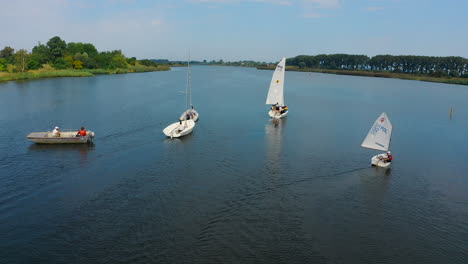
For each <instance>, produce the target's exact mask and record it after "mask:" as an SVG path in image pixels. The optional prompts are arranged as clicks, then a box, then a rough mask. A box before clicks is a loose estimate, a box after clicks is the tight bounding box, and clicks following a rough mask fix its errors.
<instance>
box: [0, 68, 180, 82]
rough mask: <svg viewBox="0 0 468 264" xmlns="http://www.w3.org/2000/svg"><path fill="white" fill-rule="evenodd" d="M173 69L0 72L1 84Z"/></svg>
mask: <svg viewBox="0 0 468 264" xmlns="http://www.w3.org/2000/svg"><path fill="white" fill-rule="evenodd" d="M169 70H171V67H169V66H167V65H159V66H158V67H146V66H137V67H129V68H127V69H114V70H108V69H83V70H74V69H65V70H31V71H27V72H17V73H8V72H0V83H2V82H8V81H27V80H36V79H44V78H60V77H93V76H96V75H104V74H126V73H142V72H156V71H169Z"/></svg>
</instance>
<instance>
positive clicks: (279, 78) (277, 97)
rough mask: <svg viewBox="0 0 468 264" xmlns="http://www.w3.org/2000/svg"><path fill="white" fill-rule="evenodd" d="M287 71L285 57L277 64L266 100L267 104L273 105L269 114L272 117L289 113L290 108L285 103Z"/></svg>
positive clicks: (280, 116) (279, 116)
mask: <svg viewBox="0 0 468 264" xmlns="http://www.w3.org/2000/svg"><path fill="white" fill-rule="evenodd" d="M285 71H286V58H283V59H282V60H281V61H280V62H279V63H278V65H277V66H276V69H275V71H274V72H273V76H272V78H271V83H270V89H269V90H268V96H267V100H266V104H267V105H272V106H271V109H270V111H269V112H268V115H269V116H270V117H271V118H282V117H285V116H286V115H288V112H289V109H288V107H287V106H286V105H284V72H285Z"/></svg>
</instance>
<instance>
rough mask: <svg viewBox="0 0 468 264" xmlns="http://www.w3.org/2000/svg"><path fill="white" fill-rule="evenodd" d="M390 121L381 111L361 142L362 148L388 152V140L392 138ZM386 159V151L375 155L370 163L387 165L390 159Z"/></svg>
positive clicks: (389, 163) (378, 165) (381, 165)
mask: <svg viewBox="0 0 468 264" xmlns="http://www.w3.org/2000/svg"><path fill="white" fill-rule="evenodd" d="M392 129H393V126H392V123H391V122H390V119H388V117H387V114H386V113H385V112H383V113H382V114H381V115H380V116H379V118H377V120H375V122H374V124H373V125H372V127H371V129H370V130H369V133H367V136H366V138H365V139H364V141H363V142H362V144H361V147H363V148H369V149H375V150H380V151H385V152H389V151H388V150H389V149H390V142H391V139H392ZM386 159H388V155H387V153H382V154H378V155H375V156H374V157H372V159H371V164H372V165H373V166H377V167H389V166H390V165H391V161H387V162H386V161H385V160H386Z"/></svg>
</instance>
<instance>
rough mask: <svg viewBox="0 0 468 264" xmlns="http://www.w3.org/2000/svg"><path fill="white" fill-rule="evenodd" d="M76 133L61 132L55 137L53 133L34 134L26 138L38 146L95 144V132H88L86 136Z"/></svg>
mask: <svg viewBox="0 0 468 264" xmlns="http://www.w3.org/2000/svg"><path fill="white" fill-rule="evenodd" d="M77 133H78V130H76V131H64V132H60V136H59V137H57V136H53V135H52V132H51V131H47V132H32V133H29V135H27V136H26V138H27V139H28V140H30V141H32V142H34V143H37V144H86V143H91V142H93V138H94V132H93V131H91V130H88V131H86V134H87V135H86V136H84V137H82V136H76V134H77Z"/></svg>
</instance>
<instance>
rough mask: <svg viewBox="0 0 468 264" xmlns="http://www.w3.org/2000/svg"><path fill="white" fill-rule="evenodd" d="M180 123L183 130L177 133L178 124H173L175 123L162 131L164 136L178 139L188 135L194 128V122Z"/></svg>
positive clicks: (185, 121)
mask: <svg viewBox="0 0 468 264" xmlns="http://www.w3.org/2000/svg"><path fill="white" fill-rule="evenodd" d="M181 122H182V125H183V126H184V130H182V131H179V127H180V123H179V122H175V123H172V124H170V125H169V126H167V127H166V128H165V129H164V130H163V133H164V135H166V136H168V137H170V138H178V137H183V136H185V135H188V134H190V133H191V132H192V130H193V128H194V127H195V121H193V120H191V119H189V120H184V121H181Z"/></svg>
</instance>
